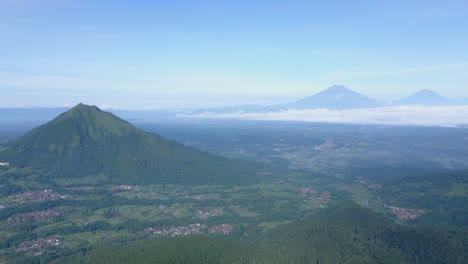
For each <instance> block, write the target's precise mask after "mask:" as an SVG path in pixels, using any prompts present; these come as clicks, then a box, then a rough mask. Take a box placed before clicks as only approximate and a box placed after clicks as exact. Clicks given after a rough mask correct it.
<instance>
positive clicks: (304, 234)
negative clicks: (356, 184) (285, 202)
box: [264, 202, 468, 263]
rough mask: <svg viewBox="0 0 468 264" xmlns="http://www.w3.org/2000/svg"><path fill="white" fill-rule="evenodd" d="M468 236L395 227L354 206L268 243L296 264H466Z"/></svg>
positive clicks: (290, 228)
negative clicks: (296, 263)
mask: <svg viewBox="0 0 468 264" xmlns="http://www.w3.org/2000/svg"><path fill="white" fill-rule="evenodd" d="M466 239H467V234H466V232H462V231H458V233H457V232H456V231H454V232H449V231H446V230H444V232H439V231H436V230H434V229H432V228H425V227H409V226H403V225H398V224H395V223H393V222H392V221H391V220H389V219H387V218H385V217H384V215H382V214H379V213H375V212H372V211H371V210H369V209H365V208H362V207H360V206H359V205H357V204H354V203H352V202H346V203H343V204H340V205H337V206H334V207H330V208H328V209H326V210H324V211H323V212H321V213H318V214H317V215H315V216H313V217H311V218H309V219H305V220H302V221H298V222H293V223H290V224H286V225H282V226H279V227H277V228H275V229H273V230H272V231H271V233H269V234H267V235H266V238H265V239H264V243H265V244H267V245H269V247H270V248H272V249H275V250H277V251H278V252H280V253H282V254H283V255H288V256H290V257H292V258H293V259H295V260H296V261H297V262H298V263H466V261H467V260H468V256H467V255H466V254H465V253H466V249H467V248H466V244H464V241H466Z"/></svg>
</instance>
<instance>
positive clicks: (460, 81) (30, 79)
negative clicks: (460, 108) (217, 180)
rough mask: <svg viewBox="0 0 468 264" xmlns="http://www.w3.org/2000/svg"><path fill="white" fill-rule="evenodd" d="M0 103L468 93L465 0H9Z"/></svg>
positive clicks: (141, 104)
mask: <svg viewBox="0 0 468 264" xmlns="http://www.w3.org/2000/svg"><path fill="white" fill-rule="evenodd" d="M0 38H1V39H0V92H1V96H2V100H1V102H0V107H15V106H49V107H50V106H61V105H73V104H75V103H78V102H80V101H83V102H85V103H90V104H97V105H101V106H103V105H106V106H111V107H117V108H127V109H157V108H182V107H199V106H218V105H232V104H249V103H260V104H270V103H278V102H285V101H288V100H293V99H298V98H301V97H303V96H307V95H311V94H314V93H317V92H319V91H321V90H323V89H325V88H327V87H328V86H330V85H332V84H342V85H345V86H347V87H349V88H351V89H353V90H355V91H358V92H360V93H363V94H365V95H368V96H371V97H374V98H380V99H386V100H389V99H394V98H400V97H404V96H407V95H409V94H411V93H414V92H416V91H417V90H419V89H423V88H428V89H433V90H434V91H436V92H439V93H441V94H443V95H445V96H448V97H468V2H467V1H466V0H465V1H274V0H270V1H239V0H238V1H138V0H136V1H118V0H113V1H107V0H100V1H91V0H89V1H88V0H84V1H78V0H2V1H0Z"/></svg>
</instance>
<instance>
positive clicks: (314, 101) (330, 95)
mask: <svg viewBox="0 0 468 264" xmlns="http://www.w3.org/2000/svg"><path fill="white" fill-rule="evenodd" d="M285 105H286V106H287V107H288V108H295V109H314V108H326V109H353V108H370V107H376V106H379V103H378V102H377V101H375V100H373V99H371V98H369V97H366V96H364V95H362V94H359V93H357V92H355V91H353V90H350V89H348V88H346V87H345V86H343V85H332V86H330V87H328V88H327V89H326V90H324V91H322V92H319V93H317V94H315V95H312V96H309V97H306V98H304V99H301V100H298V101H295V102H292V103H289V104H285Z"/></svg>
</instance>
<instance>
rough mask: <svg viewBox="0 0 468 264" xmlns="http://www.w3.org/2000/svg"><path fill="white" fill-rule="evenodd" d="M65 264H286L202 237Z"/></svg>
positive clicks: (109, 251) (145, 244)
mask: <svg viewBox="0 0 468 264" xmlns="http://www.w3.org/2000/svg"><path fill="white" fill-rule="evenodd" d="M64 262H67V263H86V264H88V263H90V264H92V263H96V264H97V263H99V264H106V263H109V264H120V263H122V264H123V263H141V264H149V263H193V264H197V263H200V264H210V263H213V264H218V263H252V264H255V263H264V264H275V263H290V262H289V261H288V259H287V258H284V257H280V256H279V255H278V254H276V253H275V252H273V251H271V250H265V249H262V248H259V247H256V246H252V245H250V244H246V243H242V242H238V241H235V240H230V239H221V238H215V237H205V236H191V237H178V238H172V239H152V240H143V241H138V242H134V243H130V244H125V245H120V246H113V247H105V248H100V249H96V250H94V251H91V252H87V253H84V254H83V256H79V257H74V258H73V259H72V260H65V261H64Z"/></svg>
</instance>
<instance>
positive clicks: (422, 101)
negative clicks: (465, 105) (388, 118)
mask: <svg viewBox="0 0 468 264" xmlns="http://www.w3.org/2000/svg"><path fill="white" fill-rule="evenodd" d="M395 104H396V105H434V106H437V105H439V106H440V105H451V104H453V102H451V100H450V99H448V98H446V97H443V96H441V95H440V94H438V93H435V92H434V91H432V90H429V89H423V90H420V91H418V92H417V93H415V94H412V95H410V96H408V97H406V98H404V99H401V100H399V101H396V102H395Z"/></svg>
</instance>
